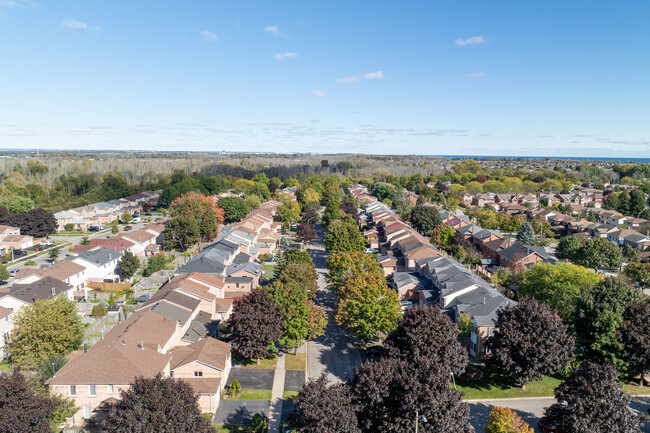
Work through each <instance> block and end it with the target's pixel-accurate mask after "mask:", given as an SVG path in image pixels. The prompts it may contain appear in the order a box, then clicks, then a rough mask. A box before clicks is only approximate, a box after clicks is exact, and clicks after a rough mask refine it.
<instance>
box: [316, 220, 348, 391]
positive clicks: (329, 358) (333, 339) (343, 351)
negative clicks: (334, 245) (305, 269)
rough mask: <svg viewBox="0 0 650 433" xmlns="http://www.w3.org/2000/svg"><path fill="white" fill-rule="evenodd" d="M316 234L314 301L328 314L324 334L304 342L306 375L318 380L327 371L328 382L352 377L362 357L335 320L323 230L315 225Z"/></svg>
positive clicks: (334, 301) (318, 225)
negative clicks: (315, 288)
mask: <svg viewBox="0 0 650 433" xmlns="http://www.w3.org/2000/svg"><path fill="white" fill-rule="evenodd" d="M316 232H317V235H318V237H317V238H316V239H315V240H314V241H313V242H312V245H311V246H310V247H309V253H310V254H311V256H312V259H313V260H314V266H316V272H318V292H317V294H316V304H317V305H318V306H319V307H321V308H322V309H323V311H324V312H325V314H326V315H327V326H326V327H325V333H324V334H323V335H322V336H320V337H318V338H317V339H316V340H313V341H310V342H308V343H307V374H308V378H309V379H318V378H319V377H320V375H321V373H323V372H327V376H328V379H329V381H330V382H331V383H339V382H342V381H344V380H345V378H346V377H352V372H353V370H354V368H355V367H357V366H359V365H361V357H360V355H359V351H358V350H357V347H356V342H355V339H354V337H353V336H351V335H350V334H348V333H347V332H345V331H344V330H343V329H342V328H341V327H340V326H339V325H338V324H337V323H336V321H335V320H334V309H335V308H336V293H334V292H333V291H331V290H329V289H328V288H327V282H326V281H325V276H326V275H327V268H326V263H325V262H326V260H327V256H328V254H327V252H326V251H325V244H324V242H323V236H324V230H323V227H322V226H321V225H320V224H317V225H316Z"/></svg>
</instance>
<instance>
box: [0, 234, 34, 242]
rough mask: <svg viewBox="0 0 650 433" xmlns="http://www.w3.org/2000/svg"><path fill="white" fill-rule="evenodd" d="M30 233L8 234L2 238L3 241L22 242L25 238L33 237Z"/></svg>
mask: <svg viewBox="0 0 650 433" xmlns="http://www.w3.org/2000/svg"><path fill="white" fill-rule="evenodd" d="M31 238H32V237H31V236H28V235H7V236H5V237H4V238H3V239H2V242H20V241H23V240H25V239H31Z"/></svg>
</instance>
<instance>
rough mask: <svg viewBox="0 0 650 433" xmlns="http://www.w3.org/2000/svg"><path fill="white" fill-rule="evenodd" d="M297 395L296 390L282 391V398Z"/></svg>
mask: <svg viewBox="0 0 650 433" xmlns="http://www.w3.org/2000/svg"><path fill="white" fill-rule="evenodd" d="M297 395H298V391H284V392H283V393H282V400H292V399H293V398H294V397H295V396H297Z"/></svg>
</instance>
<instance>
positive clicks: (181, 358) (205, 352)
mask: <svg viewBox="0 0 650 433" xmlns="http://www.w3.org/2000/svg"><path fill="white" fill-rule="evenodd" d="M171 355H172V362H171V366H170V367H171V369H172V370H174V369H176V368H178V367H182V366H183V365H187V364H190V363H192V362H195V361H198V362H200V363H202V364H206V365H209V366H210V367H212V368H216V369H219V370H222V371H223V370H225V369H226V362H227V361H228V357H229V356H230V344H228V343H224V342H223V341H221V340H217V339H216V338H212V337H206V338H202V339H200V340H199V341H197V342H196V343H192V344H190V345H189V346H181V347H177V348H175V349H173V350H172V352H171Z"/></svg>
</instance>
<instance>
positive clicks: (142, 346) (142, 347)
mask: <svg viewBox="0 0 650 433" xmlns="http://www.w3.org/2000/svg"><path fill="white" fill-rule="evenodd" d="M140 349H142V350H144V341H140Z"/></svg>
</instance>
